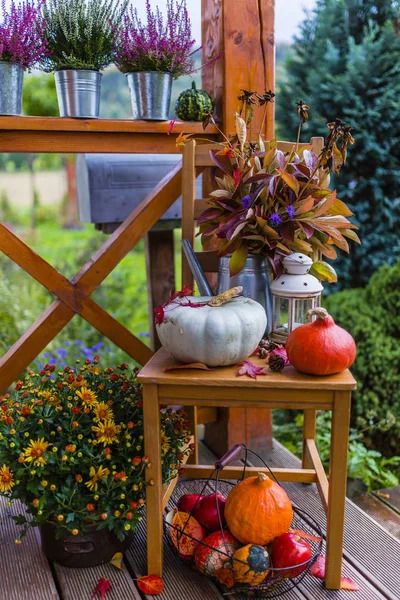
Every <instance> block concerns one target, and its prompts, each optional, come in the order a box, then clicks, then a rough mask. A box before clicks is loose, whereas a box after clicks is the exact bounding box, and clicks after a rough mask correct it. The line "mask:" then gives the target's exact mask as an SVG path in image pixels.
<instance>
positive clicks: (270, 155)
mask: <svg viewBox="0 0 400 600" xmlns="http://www.w3.org/2000/svg"><path fill="white" fill-rule="evenodd" d="M242 91H243V94H242V95H241V96H239V107H238V112H237V114H236V116H235V124H236V133H235V135H234V136H232V137H230V138H228V137H227V136H225V135H224V134H223V132H220V133H221V135H222V136H223V137H224V139H223V141H221V142H220V143H219V146H220V148H217V149H216V150H211V151H210V155H211V159H212V160H213V162H214V163H215V165H216V166H217V167H218V169H219V170H220V173H221V174H222V177H216V178H215V180H216V183H217V189H216V190H215V191H213V192H212V193H211V194H210V199H209V200H208V208H207V209H206V210H205V211H204V212H203V213H202V215H201V216H200V217H199V219H198V224H199V225H200V234H201V235H202V241H203V245H205V246H206V247H209V246H210V243H209V241H210V239H211V238H213V243H214V246H213V247H217V248H218V251H219V256H225V255H231V258H230V263H229V266H230V271H231V275H234V274H236V273H238V272H239V271H240V270H241V269H242V268H243V266H244V264H245V261H246V258H247V256H248V254H259V255H263V256H265V257H266V258H267V259H268V261H269V262H270V263H271V265H272V268H273V270H274V272H275V274H276V275H279V274H281V272H282V259H283V258H284V257H285V256H286V255H288V254H290V253H292V252H302V253H304V254H307V255H309V256H310V257H312V258H313V259H314V258H316V257H317V256H319V257H320V256H324V257H327V258H330V259H334V258H336V248H339V249H341V250H344V251H345V252H349V243H348V240H354V241H356V242H358V243H360V240H359V238H358V236H357V234H356V233H355V231H354V230H355V229H356V226H355V225H354V224H353V223H351V222H350V221H349V220H348V218H347V217H349V216H351V215H352V212H351V211H350V209H349V208H348V207H347V206H346V204H345V203H344V202H342V201H341V200H340V199H339V198H337V196H336V192H335V191H332V190H330V189H329V188H328V186H329V172H330V170H333V171H334V172H335V173H338V172H339V169H340V167H341V166H342V165H343V164H344V162H345V160H346V152H347V146H348V144H352V143H353V142H354V139H353V137H352V133H351V127H348V126H347V125H346V124H345V123H344V122H342V121H341V120H339V119H336V120H335V121H334V122H331V123H328V124H327V126H328V130H329V131H328V135H327V137H326V140H325V144H324V146H323V147H322V149H321V151H320V152H319V153H318V155H317V154H316V153H315V152H314V151H313V149H312V146H311V145H310V146H304V145H303V144H302V145H301V146H300V145H299V140H300V133H301V126H302V124H303V123H304V122H305V121H306V120H307V118H308V110H309V107H308V106H306V105H305V103H304V102H302V101H301V102H299V103H297V112H298V115H299V128H298V135H297V142H296V143H294V144H293V145H292V146H291V147H290V149H289V151H288V152H283V151H282V150H280V149H279V147H278V144H277V142H276V140H272V141H270V142H268V143H267V142H264V141H263V139H262V137H261V135H259V136H258V140H257V141H255V142H253V141H252V138H251V137H250V134H249V130H250V124H251V120H252V117H253V113H254V109H255V108H257V107H261V106H263V107H264V117H265V115H266V105H267V103H268V102H271V101H273V97H274V94H273V93H272V92H266V93H265V94H264V95H263V96H261V95H259V94H256V93H255V92H248V91H247V90H242ZM206 119H207V122H209V121H210V120H211V121H212V122H213V123H214V124H215V122H214V120H213V118H212V116H211V115H208V116H207V117H206ZM263 122H264V119H263ZM186 137H188V136H186ZM184 141H185V140H183V139H182V140H181V143H184ZM313 274H314V275H316V276H317V277H319V279H325V280H328V281H335V280H336V273H335V272H334V270H333V268H332V267H331V266H330V265H329V264H327V263H325V262H324V261H323V260H320V261H316V262H315V264H314V266H313Z"/></svg>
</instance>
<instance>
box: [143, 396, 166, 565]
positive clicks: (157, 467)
mask: <svg viewBox="0 0 400 600" xmlns="http://www.w3.org/2000/svg"><path fill="white" fill-rule="evenodd" d="M143 425H144V448H145V454H146V456H148V457H149V459H150V465H151V466H150V468H148V469H146V481H149V482H150V481H151V482H153V485H148V486H147V487H146V516H147V569H148V574H149V575H158V576H159V577H161V575H162V568H163V520H162V469H161V442H160V407H159V404H158V390H157V386H156V385H154V384H144V385H143Z"/></svg>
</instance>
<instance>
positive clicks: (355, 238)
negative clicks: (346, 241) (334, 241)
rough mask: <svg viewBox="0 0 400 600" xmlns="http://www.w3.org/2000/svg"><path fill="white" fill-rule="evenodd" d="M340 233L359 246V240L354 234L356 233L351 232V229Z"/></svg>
mask: <svg viewBox="0 0 400 600" xmlns="http://www.w3.org/2000/svg"><path fill="white" fill-rule="evenodd" d="M340 233H341V234H342V235H344V236H346V237H348V238H350V239H351V240H353V241H354V242H357V244H361V240H360V238H359V237H358V235H357V234H356V232H355V231H353V230H352V229H342V230H341V232H340Z"/></svg>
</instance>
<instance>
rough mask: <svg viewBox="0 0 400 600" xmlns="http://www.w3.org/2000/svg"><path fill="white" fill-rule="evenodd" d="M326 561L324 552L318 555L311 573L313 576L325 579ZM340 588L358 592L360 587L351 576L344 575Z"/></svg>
mask: <svg viewBox="0 0 400 600" xmlns="http://www.w3.org/2000/svg"><path fill="white" fill-rule="evenodd" d="M325 562H326V557H325V555H324V554H321V555H320V556H318V558H317V560H316V561H315V563H314V564H313V565H312V567H311V569H310V574H311V575H312V576H313V577H318V579H325ZM340 589H341V590H347V591H351V592H357V591H358V590H359V589H360V588H359V587H358V585H357V584H356V583H355V582H354V581H352V580H351V579H350V578H349V577H342V578H341V580H340Z"/></svg>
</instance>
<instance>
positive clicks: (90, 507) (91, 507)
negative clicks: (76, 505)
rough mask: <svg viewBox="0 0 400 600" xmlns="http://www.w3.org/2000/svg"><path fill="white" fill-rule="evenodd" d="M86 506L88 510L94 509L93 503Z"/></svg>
mask: <svg viewBox="0 0 400 600" xmlns="http://www.w3.org/2000/svg"><path fill="white" fill-rule="evenodd" d="M86 508H87V510H88V511H89V512H90V511H91V510H94V504H88V505H87V506H86Z"/></svg>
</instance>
